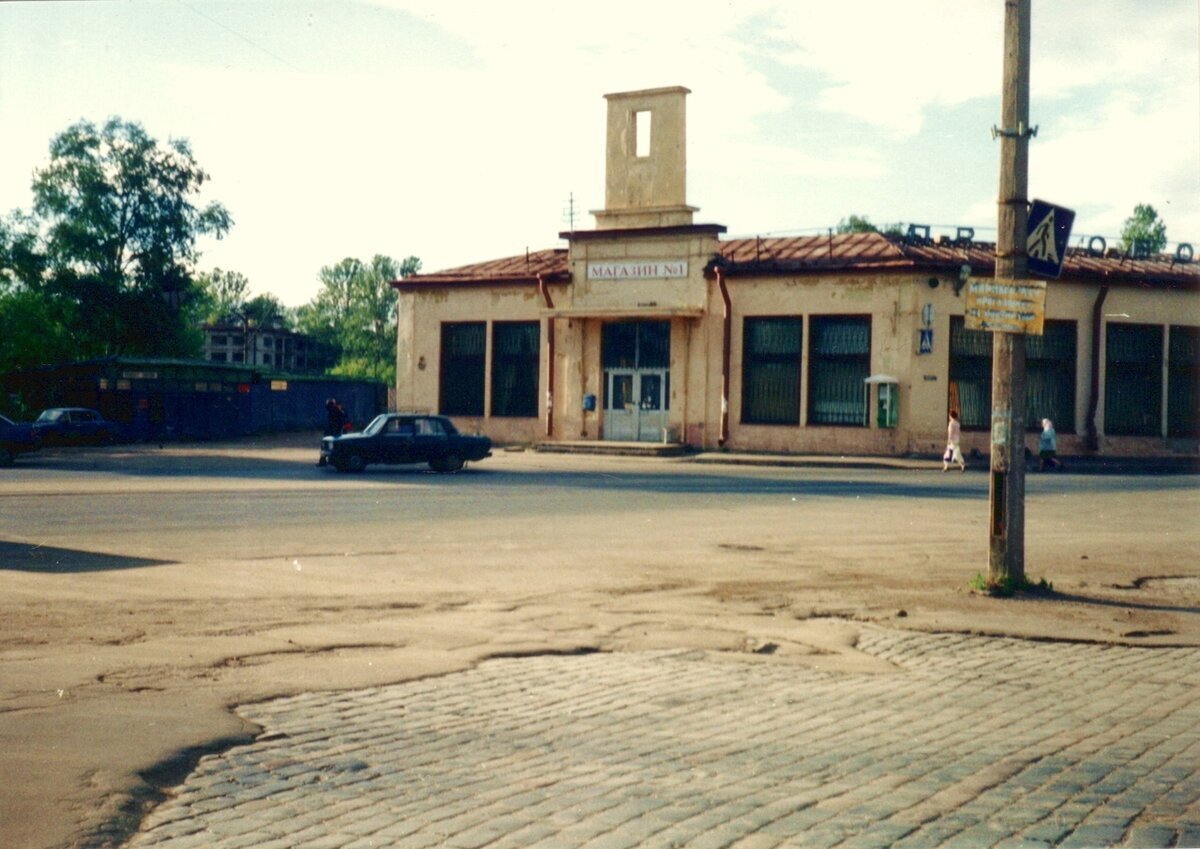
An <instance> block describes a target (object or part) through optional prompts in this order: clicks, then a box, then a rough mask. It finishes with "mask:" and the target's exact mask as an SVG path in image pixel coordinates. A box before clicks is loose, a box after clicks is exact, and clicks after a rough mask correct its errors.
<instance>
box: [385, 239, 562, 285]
mask: <svg viewBox="0 0 1200 849" xmlns="http://www.w3.org/2000/svg"><path fill="white" fill-rule="evenodd" d="M539 274H540V275H542V277H543V278H544V279H546V280H549V281H561V280H570V278H571V275H570V272H569V271H568V270H567V250H566V248H551V249H548V250H541V251H529V252H526V253H525V254H523V255H519V256H510V257H504V258H503V259H493V260H488V261H487V262H477V263H474V264H473V265H462V266H459V267H458V268H448V269H445V270H444V271H433V272H430V273H429V274H414V275H412V276H411V277H405V278H403V279H401V280H394V281H392V285H393V286H396V287H397V288H408V287H416V286H423V285H429V286H437V285H449V284H457V285H464V284H466V285H470V284H492V283H537V280H538V275H539Z"/></svg>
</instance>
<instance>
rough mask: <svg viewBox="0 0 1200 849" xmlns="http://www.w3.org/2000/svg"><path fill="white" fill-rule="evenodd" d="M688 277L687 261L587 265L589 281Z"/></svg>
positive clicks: (629, 261) (607, 262)
mask: <svg viewBox="0 0 1200 849" xmlns="http://www.w3.org/2000/svg"><path fill="white" fill-rule="evenodd" d="M687 276H688V264H687V260H686V259H624V260H613V261H605V262H589V263H588V264H587V279H588V280H653V279H662V278H675V277H687Z"/></svg>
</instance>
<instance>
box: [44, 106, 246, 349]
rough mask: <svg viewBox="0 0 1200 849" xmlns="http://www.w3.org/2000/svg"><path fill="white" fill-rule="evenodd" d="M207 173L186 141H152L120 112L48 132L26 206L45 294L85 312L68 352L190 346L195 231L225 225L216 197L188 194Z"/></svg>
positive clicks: (195, 293) (217, 231)
mask: <svg viewBox="0 0 1200 849" xmlns="http://www.w3.org/2000/svg"><path fill="white" fill-rule="evenodd" d="M207 179H208V175H207V174H205V173H204V171H202V170H201V169H200V167H199V166H198V165H197V164H196V162H195V159H194V158H193V157H192V152H191V149H190V147H189V146H188V143H187V142H186V141H184V140H172V141H169V142H167V143H166V144H165V145H163V144H159V143H158V142H157V141H155V140H154V139H153V138H151V137H150V136H149V135H147V133H146V131H145V130H144V129H143V128H142V127H141V126H140V125H139V124H137V123H132V122H125V121H122V120H121V119H119V118H112V119H110V120H109V121H108V122H106V123H105V124H104V126H103V127H100V128H97V127H96V126H95V125H94V124H92V123H91V122H89V121H80V122H79V123H76V124H74V125H73V126H71V127H69V128H68V129H67V130H66V131H64V132H63V133H61V134H60V135H58V136H57V137H55V138H54V139H53V140H52V141H51V143H50V164H49V165H48V166H46V167H45V168H42V169H40V170H38V171H37V172H35V175H34V181H33V196H34V204H33V212H34V216H35V217H36V218H37V219H38V221H39V223H40V224H41V225H42V226H43V227H44V253H45V258H46V269H47V270H46V275H47V279H46V287H45V289H46V293H47V295H48V296H50V297H52V298H56V299H61V300H64V301H66V302H67V303H68V304H70V305H72V306H73V307H75V308H76V309H77V315H78V316H80V317H85V319H86V320H85V321H84V322H82V323H81V324H79V325H78V326H76V327H74V328H73V330H74V335H75V339H76V344H77V355H81V356H95V355H103V354H141V355H187V354H193V353H195V349H196V346H197V344H198V337H197V336H196V334H195V333H194V331H193V330H192V329H191V328H190V327H189V326H188V318H189V316H188V312H187V310H186V307H188V306H189V305H190V304H191V303H193V302H194V301H195V300H196V299H197V298H198V297H199V296H200V291H201V290H200V289H199V287H198V286H197V285H196V283H195V281H194V270H193V267H194V264H195V262H196V260H197V258H198V252H197V250H196V239H197V238H198V237H199V236H201V235H206V234H211V235H215V236H216V237H218V238H220V237H221V236H223V235H224V234H225V233H226V232H227V231H228V230H229V227H230V226H231V224H232V220H231V218H230V216H229V213H228V212H227V211H226V210H225V208H224V207H223V206H221V205H220V204H219V203H210V204H208V205H207V206H205V207H203V208H199V207H197V206H196V205H195V203H194V202H193V198H194V196H195V195H196V194H197V193H198V192H199V191H200V188H201V186H203V184H204V182H205V181H206V180H207Z"/></svg>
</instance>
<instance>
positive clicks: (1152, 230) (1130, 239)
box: [1121, 203, 1167, 256]
mask: <svg viewBox="0 0 1200 849" xmlns="http://www.w3.org/2000/svg"><path fill="white" fill-rule="evenodd" d="M1166 246H1167V225H1166V224H1164V223H1163V222H1162V220H1161V219H1160V218H1159V217H1158V213H1157V212H1156V211H1155V210H1154V207H1152V206H1150V205H1149V204H1147V203H1139V204H1138V205H1137V206H1135V207H1134V208H1133V215H1131V216H1129V217H1128V218H1126V219H1125V226H1124V227H1123V228H1122V229H1121V250H1122V251H1124V252H1125V253H1131V254H1133V255H1134V256H1153V255H1154V254H1156V253H1158V252H1159V251H1161V250H1162V249H1163V248H1165V247H1166Z"/></svg>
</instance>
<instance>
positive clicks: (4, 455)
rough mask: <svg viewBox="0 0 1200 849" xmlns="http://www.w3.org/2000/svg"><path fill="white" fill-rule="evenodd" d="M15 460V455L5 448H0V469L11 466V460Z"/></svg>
mask: <svg viewBox="0 0 1200 849" xmlns="http://www.w3.org/2000/svg"><path fill="white" fill-rule="evenodd" d="M15 459H16V455H15V454H13V453H12V452H11V451H9V450H8V449H7V448H0V469H2V468H4V467H5V466H11V465H12V464H13V460H15Z"/></svg>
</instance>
